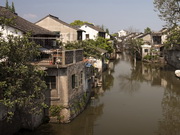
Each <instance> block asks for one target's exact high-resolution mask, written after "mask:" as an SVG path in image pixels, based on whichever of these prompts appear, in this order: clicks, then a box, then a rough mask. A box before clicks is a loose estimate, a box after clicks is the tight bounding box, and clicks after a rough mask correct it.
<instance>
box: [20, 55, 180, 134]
mask: <svg viewBox="0 0 180 135" xmlns="http://www.w3.org/2000/svg"><path fill="white" fill-rule="evenodd" d="M102 81H103V86H102V87H101V88H98V89H95V91H96V93H97V95H96V96H95V98H94V99H93V100H92V101H91V103H90V105H89V106H88V107H87V109H86V110H85V111H84V112H83V113H82V114H80V115H79V116H78V117H77V118H76V119H75V120H73V121H72V123H70V124H66V125H63V124H46V125H43V126H41V127H40V128H39V129H38V130H36V131H35V132H33V133H27V132H23V133H19V135H22V134H23V135H24V134H26V135H101V134H103V135H109V134H117V135H118V134H122V135H141V134H142V135H179V134H180V128H179V127H180V87H179V86H180V85H179V83H180V80H179V79H178V78H176V77H175V75H174V69H173V68H171V67H169V66H164V65H159V64H148V63H142V62H136V63H134V61H133V60H132V58H131V57H130V56H129V55H126V54H121V55H118V59H117V60H115V61H113V62H111V63H110V69H109V70H108V71H107V72H105V73H104V74H103V76H102ZM124 93H125V94H124ZM127 93H128V94H127ZM117 105H118V106H117Z"/></svg>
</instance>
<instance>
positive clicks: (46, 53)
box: [32, 48, 83, 68]
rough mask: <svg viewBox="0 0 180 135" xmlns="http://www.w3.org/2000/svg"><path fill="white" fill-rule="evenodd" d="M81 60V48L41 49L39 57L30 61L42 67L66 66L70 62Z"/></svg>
mask: <svg viewBox="0 0 180 135" xmlns="http://www.w3.org/2000/svg"><path fill="white" fill-rule="evenodd" d="M80 61H83V50H82V49H76V50H64V51H63V50H60V49H51V50H49V49H45V48H44V49H41V57H40V58H37V59H36V60H35V61H33V62H32V64H33V65H38V66H42V67H47V68H48V67H49V68H50V67H52V68H53V67H57V66H58V67H66V66H68V65H70V64H75V63H77V62H80Z"/></svg>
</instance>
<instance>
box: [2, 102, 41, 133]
mask: <svg viewBox="0 0 180 135" xmlns="http://www.w3.org/2000/svg"><path fill="white" fill-rule="evenodd" d="M5 110H6V108H5V107H4V106H3V105H2V104H1V105H0V135H12V134H14V133H16V132H18V131H19V130H20V129H22V128H24V129H29V130H33V129H34V128H36V127H38V126H39V125H40V124H42V118H43V116H44V115H43V113H42V114H40V115H32V114H29V113H28V111H27V110H26V111H27V112H22V111H21V112H20V111H17V110H15V112H14V117H13V118H12V120H11V121H9V122H7V121H6V119H5V115H6V111H5Z"/></svg>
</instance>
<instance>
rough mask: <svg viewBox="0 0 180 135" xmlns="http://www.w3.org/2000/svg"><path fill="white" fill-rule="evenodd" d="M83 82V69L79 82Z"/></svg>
mask: <svg viewBox="0 0 180 135" xmlns="http://www.w3.org/2000/svg"><path fill="white" fill-rule="evenodd" d="M82 83H83V71H81V74H80V79H79V84H80V85H81V84H82Z"/></svg>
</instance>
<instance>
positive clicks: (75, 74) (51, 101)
mask: <svg viewBox="0 0 180 135" xmlns="http://www.w3.org/2000/svg"><path fill="white" fill-rule="evenodd" d="M0 17H3V18H13V23H12V24H10V25H4V26H2V25H0V30H1V32H2V37H3V38H6V37H7V35H9V34H12V35H14V36H23V35H24V34H26V33H29V32H30V33H31V37H30V39H29V40H33V41H35V42H36V43H38V44H40V45H41V48H40V52H41V55H40V57H38V58H37V59H35V60H34V61H32V64H33V65H37V66H39V67H40V69H42V70H45V71H47V77H46V78H45V80H46V83H47V85H48V91H47V92H46V93H45V96H46V98H45V102H46V103H47V104H48V105H49V106H61V107H62V108H63V109H62V110H61V113H60V115H59V116H56V117H54V116H52V115H51V114H52V112H49V110H44V113H43V114H41V115H32V114H29V113H28V112H24V114H23V116H19V114H18V115H15V117H14V119H13V122H12V123H6V121H5V120H3V116H4V113H5V108H4V106H3V105H2V104H0V133H1V134H13V133H14V132H17V131H18V130H19V129H21V128H26V129H34V128H36V127H38V126H39V125H40V124H41V123H42V119H43V117H44V116H45V115H48V116H50V117H51V116H52V117H51V121H59V119H58V118H59V117H61V116H62V118H63V119H61V122H65V123H67V122H69V121H70V120H71V119H73V118H74V117H75V116H77V115H78V114H79V113H80V112H81V111H82V110H83V109H84V107H85V105H86V102H87V100H88V97H89V95H90V92H89V87H86V86H85V84H86V83H85V64H84V62H83V50H69V51H64V50H60V49H59V48H58V46H57V45H56V40H57V38H59V37H58V36H59V34H58V33H54V32H51V31H49V30H47V29H45V28H42V27H40V26H38V25H35V24H33V23H31V22H29V21H27V20H25V19H23V18H21V17H20V16H18V15H17V14H14V13H12V12H11V11H10V10H8V9H6V8H4V7H0ZM76 32H77V31H76ZM88 81H89V83H90V80H88ZM87 85H88V86H90V85H89V84H87ZM27 121H28V122H27ZM7 129H11V130H7Z"/></svg>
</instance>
